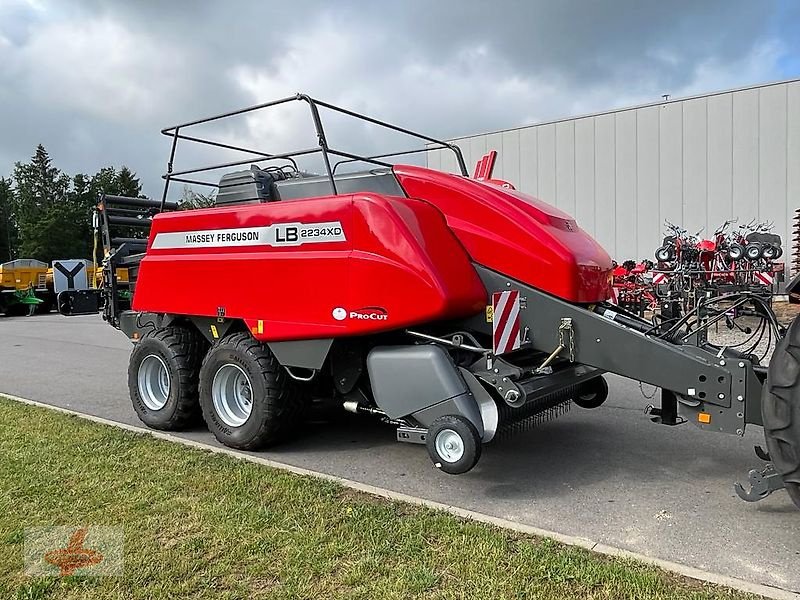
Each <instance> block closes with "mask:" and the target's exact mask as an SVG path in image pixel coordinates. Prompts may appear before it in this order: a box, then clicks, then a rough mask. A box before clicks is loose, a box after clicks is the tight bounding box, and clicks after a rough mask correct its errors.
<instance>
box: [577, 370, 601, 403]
mask: <svg viewBox="0 0 800 600" xmlns="http://www.w3.org/2000/svg"><path fill="white" fill-rule="evenodd" d="M607 399H608V382H607V381H606V380H605V378H604V377H602V376H601V377H595V378H594V379H592V380H591V381H587V382H586V383H585V384H583V385H582V386H581V387H580V389H579V390H578V393H577V394H576V395H575V397H574V398H573V399H572V401H573V402H574V403H575V404H577V405H578V406H580V407H581V408H598V407H600V405H602V404H603V402H605V401H606V400H607Z"/></svg>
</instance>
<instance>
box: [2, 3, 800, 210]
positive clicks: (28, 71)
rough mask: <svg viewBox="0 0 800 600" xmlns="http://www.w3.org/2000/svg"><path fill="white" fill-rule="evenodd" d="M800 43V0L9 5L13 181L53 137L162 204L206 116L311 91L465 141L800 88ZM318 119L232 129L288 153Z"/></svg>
mask: <svg viewBox="0 0 800 600" xmlns="http://www.w3.org/2000/svg"><path fill="white" fill-rule="evenodd" d="M798 31H800V2H795V1H794V0H778V1H775V2H770V1H766V0H765V1H753V0H747V1H740V0H719V1H717V0H703V1H702V2H698V1H696V0H686V1H684V0H672V1H669V2H665V1H663V0H655V1H646V0H616V1H612V0H608V1H592V0H581V1H578V0H558V1H553V0H506V1H502V0H493V1H492V2H489V1H488V0H482V1H467V0H465V1H457V0H452V1H451V0H395V1H394V2H388V1H386V2H384V1H381V0H373V1H365V2H358V1H355V0H337V1H336V2H330V1H327V2H326V1H318V2H314V1H305V0H291V1H288V2H287V1H286V0H282V1H280V2H277V1H274V2H273V1H268V0H263V1H252V2H246V1H237V0H229V1H227V2H222V1H217V2H211V1H200V0H198V1H196V2H193V1H190V0H173V1H171V2H159V1H157V0H137V1H135V2H133V1H122V0H120V1H118V2H114V1H110V0H109V1H104V0H82V1H79V0H75V1H69V0H58V1H56V0H52V1H50V0H0V175H7V174H9V173H10V172H11V170H12V168H13V163H14V162H15V161H17V160H25V159H27V158H28V157H29V156H30V155H31V154H32V153H33V149H34V147H35V145H36V144H38V143H42V144H44V145H45V146H46V147H47V148H48V149H49V150H50V153H51V155H52V156H53V158H54V160H55V162H56V164H57V165H58V166H60V167H61V168H63V169H64V170H66V171H68V172H72V173H74V172H79V171H82V172H90V173H91V172H94V171H95V170H96V169H97V168H99V167H100V166H104V165H108V164H114V165H117V166H119V165H122V164H126V165H128V166H130V167H131V168H132V169H134V170H135V171H137V172H138V174H139V175H140V176H141V178H142V180H143V182H144V183H145V192H146V193H148V194H150V195H156V194H158V193H159V176H160V174H161V173H162V171H163V169H164V163H165V160H166V154H167V151H168V144H169V142H168V140H167V139H166V138H164V137H163V136H161V135H160V134H159V130H160V129H161V128H163V127H165V126H167V125H172V124H175V123H177V122H181V121H186V120H190V119H193V118H195V117H198V116H205V115H208V114H216V113H219V112H223V111H226V110H229V109H233V108H238V107H240V106H244V105H248V104H253V103H257V102H261V101H265V100H269V99H274V98H278V97H282V96H286V95H290V94H293V93H295V92H297V91H304V92H308V93H310V94H312V95H315V96H317V97H320V98H322V99H325V100H328V101H330V102H333V103H338V104H341V105H344V106H348V107H351V108H354V109H357V110H360V111H364V112H367V113H369V114H373V115H375V116H377V117H380V118H384V119H387V120H390V121H393V122H396V123H398V124H401V125H405V126H408V127H411V128H416V129H420V130H423V131H425V132H427V133H429V134H431V135H433V136H436V137H449V136H456V135H460V134H467V133H477V132H480V131H488V130H493V129H500V128H507V127H513V126H517V125H523V124H528V123H533V122H537V121H541V120H547V119H552V118H556V117H563V116H570V115H575V114H581V113H586V112H592V111H597V110H604V109H608V108H613V107H617V106H625V105H631V104H636V103H641V102H651V101H655V100H658V99H659V98H660V96H661V94H665V93H668V94H671V95H673V96H674V97H677V96H685V95H690V94H694V93H700V92H706V91H714V90H720V89H725V88H730V87H736V86H742V85H749V84H754V83H761V82H767V81H773V80H778V79H788V78H791V77H796V76H800V35H798V33H797V32H798ZM306 125H307V123H306V120H305V119H301V118H300V117H299V116H297V115H288V114H287V115H278V116H275V117H272V118H267V119H261V120H249V121H245V122H244V123H243V124H241V126H240V127H239V128H236V129H230V130H225V131H222V132H220V133H221V134H222V135H224V136H225V137H226V139H230V140H237V141H240V142H242V143H248V144H253V143H256V144H259V145H260V146H261V147H264V148H265V149H267V150H270V151H276V152H277V151H280V150H285V149H286V148H282V147H281V145H284V144H289V143H291V144H292V145H293V146H296V147H299V146H302V145H304V143H306V144H307V141H308V139H309V138H308V137H307V134H308V132H307V131H306V129H305V126H306ZM332 129H333V131H334V132H335V133H336V139H335V140H332V142H333V143H334V144H335V145H338V146H340V147H349V148H351V149H359V148H353V145H356V146H358V145H367V146H372V145H373V144H374V143H375V140H374V139H373V138H372V135H373V134H371V133H369V132H365V131H363V130H361V129H358V128H356V129H354V130H352V133H348V132H350V131H351V130H348V129H346V128H345V127H344V125H341V126H340V125H338V124H334V126H333V127H332ZM304 136H306V137H304ZM342 136H344V138H343V137H342ZM349 136H351V137H349Z"/></svg>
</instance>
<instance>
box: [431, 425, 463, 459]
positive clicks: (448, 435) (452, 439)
mask: <svg viewBox="0 0 800 600" xmlns="http://www.w3.org/2000/svg"><path fill="white" fill-rule="evenodd" d="M435 443H436V452H437V454H439V456H440V457H441V458H442V460H444V461H446V462H449V463H454V462H458V461H459V460H461V457H462V456H464V440H462V439H461V436H460V435H459V434H458V433H457V432H455V431H453V430H452V429H443V430H442V431H440V432H439V433H438V434H437V435H436V442H435Z"/></svg>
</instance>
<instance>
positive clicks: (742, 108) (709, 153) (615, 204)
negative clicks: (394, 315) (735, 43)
mask: <svg viewBox="0 0 800 600" xmlns="http://www.w3.org/2000/svg"><path fill="white" fill-rule="evenodd" d="M457 143H458V144H459V145H460V146H461V148H462V150H463V151H464V156H465V159H466V162H467V166H468V168H469V169H470V171H471V170H472V169H473V168H474V165H475V162H476V161H477V160H478V159H479V158H480V157H481V156H482V155H483V154H484V153H485V152H486V151H488V150H492V149H495V150H497V151H498V153H499V156H498V162H497V167H496V169H495V176H497V177H499V178H503V179H507V180H509V181H511V182H512V183H514V185H516V186H517V188H518V189H520V190H521V191H523V192H527V193H529V194H533V195H535V196H538V197H539V198H541V199H542V200H545V201H546V202H550V203H551V204H553V205H555V206H558V207H559V208H561V209H562V210H564V211H566V212H568V213H570V214H572V215H574V216H575V217H576V219H577V220H578V223H579V224H580V225H581V226H582V227H583V228H584V229H586V230H587V231H589V232H590V233H592V235H594V236H595V237H596V238H597V240H598V241H599V242H600V243H601V244H603V246H605V247H606V249H607V250H608V251H609V253H611V254H612V256H614V257H615V258H617V259H618V260H625V259H628V258H637V259H640V258H648V257H651V255H652V252H653V250H654V249H655V247H656V246H657V245H658V244H659V243H660V239H661V235H662V234H663V223H664V219H668V220H670V221H673V222H674V223H676V224H679V225H682V226H684V227H686V228H687V229H688V230H690V231H691V232H695V231H697V230H698V229H700V228H704V233H705V234H707V235H711V233H713V231H714V230H715V229H716V228H717V227H718V226H719V225H721V224H722V222H723V221H724V220H725V219H729V218H734V217H738V218H739V219H740V221H742V222H746V221H749V220H750V219H753V218H757V219H761V220H763V219H770V220H774V221H775V223H776V227H775V232H776V233H779V234H780V235H781V236H782V237H783V239H784V240H785V242H786V248H790V246H791V240H790V239H789V235H790V229H789V227H790V224H791V219H792V217H793V216H794V210H795V208H800V81H790V82H781V83H776V84H768V85H764V86H754V87H752V88H748V89H741V90H734V91H731V92H721V93H716V94H709V95H705V96H699V97H696V98H691V99H686V100H676V101H669V102H665V103H663V104H660V105H658V104H656V105H648V106H643V107H635V108H629V109H622V110H618V111H610V112H607V113H604V114H598V115H591V116H587V117H580V118H577V119H565V120H561V121H558V122H554V123H543V124H540V125H533V126H530V127H522V128H519V129H512V130H508V131H503V132H498V133H494V134H485V135H478V136H471V137H468V138H463V139H460V140H457ZM447 154H448V153H446V152H442V151H437V152H432V153H430V157H429V163H428V164H429V165H430V166H431V167H433V168H440V169H443V170H451V171H454V170H455V161H454V160H453V159H452V157H448V156H446V155H447ZM439 155H441V156H439ZM788 254H789V253H788V252H787V255H788Z"/></svg>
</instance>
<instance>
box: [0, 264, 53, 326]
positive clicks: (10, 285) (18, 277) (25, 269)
mask: <svg viewBox="0 0 800 600" xmlns="http://www.w3.org/2000/svg"><path fill="white" fill-rule="evenodd" d="M47 275H48V268H47V264H46V263H43V262H42V261H39V260H34V259H32V258H18V259H16V260H12V261H9V262H5V263H2V264H0V311H2V312H4V313H5V314H6V315H17V314H25V313H27V314H33V312H34V311H38V312H47V311H49V310H50V309H51V308H52V306H53V300H54V297H53V287H52V277H51V283H50V285H49V286H48V281H47Z"/></svg>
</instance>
